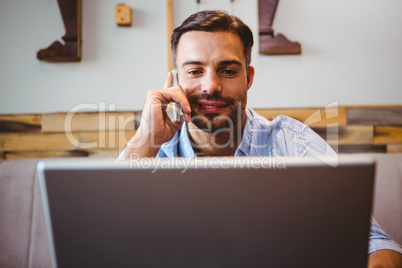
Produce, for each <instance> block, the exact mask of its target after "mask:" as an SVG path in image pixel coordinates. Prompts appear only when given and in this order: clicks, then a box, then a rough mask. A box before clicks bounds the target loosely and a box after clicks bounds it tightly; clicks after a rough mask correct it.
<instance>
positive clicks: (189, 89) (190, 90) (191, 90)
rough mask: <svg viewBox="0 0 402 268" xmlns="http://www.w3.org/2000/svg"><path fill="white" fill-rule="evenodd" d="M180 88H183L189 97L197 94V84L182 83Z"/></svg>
mask: <svg viewBox="0 0 402 268" xmlns="http://www.w3.org/2000/svg"><path fill="white" fill-rule="evenodd" d="M180 86H181V87H182V88H183V90H184V92H186V94H187V97H189V96H191V95H194V94H195V93H196V92H197V88H198V87H197V84H196V83H194V82H191V81H186V80H184V81H181V82H180Z"/></svg>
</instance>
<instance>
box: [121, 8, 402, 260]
mask: <svg viewBox="0 0 402 268" xmlns="http://www.w3.org/2000/svg"><path fill="white" fill-rule="evenodd" d="M252 46H253V35H252V33H251V31H250V29H249V28H248V27H247V26H246V25H245V24H244V23H243V22H242V21H241V20H240V19H238V18H237V17H234V16H230V15H227V14H226V13H223V12H218V11H202V12H198V13H196V14H193V15H191V16H190V17H189V18H188V19H186V20H185V21H184V22H183V24H182V25H181V26H179V27H178V28H176V29H175V30H174V32H173V34H172V40H171V47H172V52H173V59H174V64H175V68H176V70H177V72H178V81H179V85H178V86H173V87H172V83H173V76H172V74H171V73H169V74H168V76H167V78H166V81H165V85H164V88H163V89H151V90H149V91H148V94H147V98H146V101H145V104H144V108H143V112H142V116H141V122H140V126H139V128H138V130H137V132H136V134H135V135H134V136H133V137H132V138H131V140H130V141H129V143H128V144H127V148H126V149H125V150H124V151H123V152H122V153H121V155H120V157H119V159H130V158H131V157H135V158H138V157H155V156H158V157H170V158H173V157H197V156H273V157H275V156H286V157H304V156H314V157H328V156H336V153H335V152H334V151H333V150H332V149H331V148H330V147H329V145H328V144H327V143H326V142H325V141H324V140H323V139H322V138H320V137H319V136H318V135H317V134H316V133H315V132H314V131H312V130H311V129H310V128H308V127H307V126H306V125H304V124H302V123H300V122H299V121H296V120H294V119H291V118H289V117H286V116H278V117H276V118H275V119H274V120H272V121H268V120H267V119H265V118H263V117H261V116H260V115H258V114H257V113H256V112H254V111H253V110H252V109H250V108H247V107H246V104H247V93H248V90H249V88H250V87H251V85H252V83H253V79H254V73H255V72H254V68H253V67H252V66H251V65H250V62H251V49H252ZM171 102H175V103H178V104H179V105H180V107H181V109H182V111H183V120H181V121H179V122H177V121H173V120H171V119H170V118H169V117H168V115H167V112H166V107H167V105H168V104H169V103H171ZM183 121H184V122H183ZM401 253H402V249H401V247H400V246H399V245H398V244H397V243H395V242H394V241H392V239H391V238H390V237H389V236H388V235H387V234H386V232H385V231H384V230H383V229H382V228H381V227H380V226H379V225H378V224H377V223H376V222H375V221H374V220H373V223H372V227H371V234H370V248H369V254H370V256H369V265H370V267H401V266H402V256H401ZM339 257H340V258H342V256H339Z"/></svg>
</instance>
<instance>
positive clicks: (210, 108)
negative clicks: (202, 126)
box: [198, 100, 229, 113]
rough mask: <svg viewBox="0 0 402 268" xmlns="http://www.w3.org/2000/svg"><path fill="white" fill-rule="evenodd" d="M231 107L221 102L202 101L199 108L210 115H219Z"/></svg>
mask: <svg viewBox="0 0 402 268" xmlns="http://www.w3.org/2000/svg"><path fill="white" fill-rule="evenodd" d="M227 106H229V105H228V104H227V103H224V102H219V101H206V100H201V101H199V102H198V108H199V110H201V111H204V112H208V113H217V112H220V111H221V110H223V109H224V108H226V107H227Z"/></svg>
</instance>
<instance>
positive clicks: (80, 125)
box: [42, 112, 136, 133]
mask: <svg viewBox="0 0 402 268" xmlns="http://www.w3.org/2000/svg"><path fill="white" fill-rule="evenodd" d="M65 124H66V125H67V127H70V128H71V131H72V132H78V131H80V132H83V131H99V130H117V129H120V130H135V129H136V123H135V114H134V112H106V113H98V112H93V113H75V114H73V113H71V114H68V113H56V114H44V115H43V117H42V132H45V133H46V132H65Z"/></svg>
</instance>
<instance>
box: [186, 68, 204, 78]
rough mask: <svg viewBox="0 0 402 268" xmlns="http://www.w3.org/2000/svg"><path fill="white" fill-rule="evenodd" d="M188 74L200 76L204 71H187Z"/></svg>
mask: <svg viewBox="0 0 402 268" xmlns="http://www.w3.org/2000/svg"><path fill="white" fill-rule="evenodd" d="M187 74H189V75H190V76H199V75H201V74H202V71H200V70H194V69H193V70H189V71H187Z"/></svg>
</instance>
